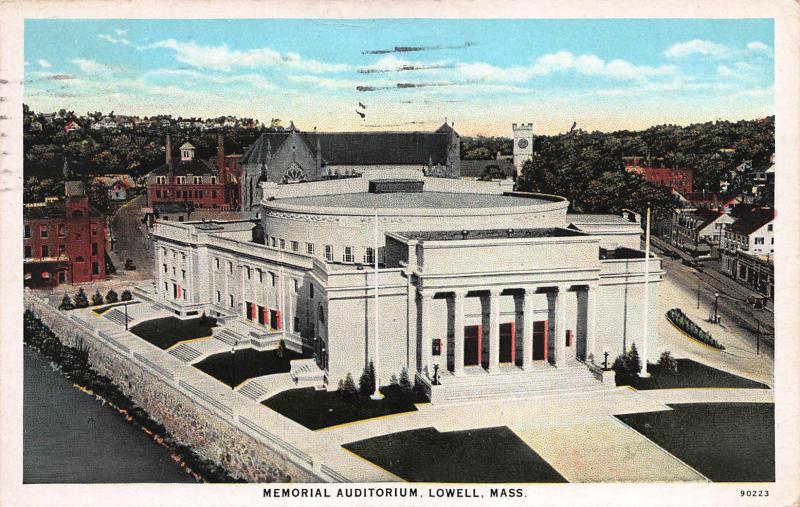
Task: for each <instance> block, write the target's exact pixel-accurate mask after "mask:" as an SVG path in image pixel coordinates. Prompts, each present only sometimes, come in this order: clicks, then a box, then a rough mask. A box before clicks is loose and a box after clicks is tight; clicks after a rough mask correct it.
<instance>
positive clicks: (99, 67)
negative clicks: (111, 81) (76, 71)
mask: <svg viewBox="0 0 800 507" xmlns="http://www.w3.org/2000/svg"><path fill="white" fill-rule="evenodd" d="M70 63H72V64H74V65H77V66H78V68H80V69H81V71H83V72H85V73H87V74H95V75H97V74H101V75H105V74H110V73H111V72H112V71H113V70H114V69H112V68H111V67H110V66H108V65H105V64H102V63H98V62H96V61H94V60H85V59H83V58H74V59H72V60H70Z"/></svg>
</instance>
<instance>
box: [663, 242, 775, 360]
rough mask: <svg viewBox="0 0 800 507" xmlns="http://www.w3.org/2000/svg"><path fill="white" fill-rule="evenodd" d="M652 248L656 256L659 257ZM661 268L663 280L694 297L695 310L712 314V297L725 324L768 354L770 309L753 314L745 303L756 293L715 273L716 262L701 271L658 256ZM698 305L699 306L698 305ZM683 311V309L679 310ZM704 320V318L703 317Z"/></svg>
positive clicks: (771, 331) (771, 340) (771, 332)
mask: <svg viewBox="0 0 800 507" xmlns="http://www.w3.org/2000/svg"><path fill="white" fill-rule="evenodd" d="M659 250H660V249H659V248H656V249H655V251H656V253H659ZM662 265H663V267H664V271H665V272H666V273H665V276H666V277H669V278H670V280H671V281H672V282H673V283H675V284H676V285H678V286H680V287H681V288H683V289H684V290H686V291H689V292H692V293H693V294H695V295H696V300H695V309H697V308H699V307H700V306H702V307H704V308H706V307H708V308H710V310H709V312H710V313H713V307H714V299H715V296H714V295H715V294H719V298H717V314H718V316H719V317H720V318H721V322H722V324H723V325H725V323H726V322H727V323H731V324H735V325H736V326H738V327H739V328H741V331H742V334H743V335H744V336H743V337H744V338H746V339H747V340H749V341H750V343H752V344H753V345H756V341H757V339H759V340H760V346H761V347H764V346H765V345H767V346H766V347H765V349H766V350H765V351H768V353H770V354H771V353H772V350H771V349H772V345H773V344H774V314H773V313H772V311H771V309H770V307H771V303H770V307H768V308H766V309H761V310H757V309H754V308H753V307H752V306H751V305H749V304H747V303H746V302H745V300H746V298H747V297H748V296H753V295H755V294H756V293H755V292H753V291H752V290H750V289H748V288H747V287H744V286H742V285H740V284H738V283H736V282H735V281H734V280H732V279H730V278H728V277H727V276H726V275H724V274H722V273H720V272H719V271H718V270H717V267H718V265H719V263H718V262H716V261H710V262H708V263H706V264H704V266H703V271H702V272H700V271H698V270H697V269H695V268H693V267H690V266H686V265H684V264H683V263H682V262H681V260H680V259H671V258H669V257H666V256H662ZM698 301H699V302H698ZM683 309H684V310H686V308H683ZM707 317H708V316H707Z"/></svg>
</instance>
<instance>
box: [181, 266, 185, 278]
mask: <svg viewBox="0 0 800 507" xmlns="http://www.w3.org/2000/svg"><path fill="white" fill-rule="evenodd" d="M181 279H182V280H184V281H186V270H185V269H182V270H181Z"/></svg>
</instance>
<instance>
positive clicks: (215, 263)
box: [214, 257, 219, 271]
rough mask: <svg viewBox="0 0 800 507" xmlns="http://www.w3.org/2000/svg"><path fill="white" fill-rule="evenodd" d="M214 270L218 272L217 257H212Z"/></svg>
mask: <svg viewBox="0 0 800 507" xmlns="http://www.w3.org/2000/svg"><path fill="white" fill-rule="evenodd" d="M214 269H216V270H217V271H219V257H214Z"/></svg>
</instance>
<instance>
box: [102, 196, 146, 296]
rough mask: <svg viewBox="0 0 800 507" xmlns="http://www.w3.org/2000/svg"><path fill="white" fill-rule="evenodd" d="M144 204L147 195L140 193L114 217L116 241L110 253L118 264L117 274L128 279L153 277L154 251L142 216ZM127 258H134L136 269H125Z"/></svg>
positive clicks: (113, 225) (113, 226)
mask: <svg viewBox="0 0 800 507" xmlns="http://www.w3.org/2000/svg"><path fill="white" fill-rule="evenodd" d="M144 204H145V196H144V195H139V196H137V197H135V198H134V199H131V200H130V201H129V202H128V203H126V204H125V205H124V206H122V207H121V208H120V209H119V210H118V211H117V213H116V215H114V217H113V219H112V229H113V235H114V239H115V242H114V250H113V252H111V253H110V255H112V258H113V259H114V262H115V265H116V266H117V276H118V277H124V278H126V279H128V280H144V279H148V278H152V270H153V252H152V249H151V248H152V247H151V244H150V241H149V239H148V237H147V230H146V227H145V225H144V224H143V223H142V216H141V210H142V206H144ZM126 259H132V260H133V262H134V263H135V264H136V271H128V272H126V271H125V270H124V267H125V260H126Z"/></svg>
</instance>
